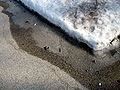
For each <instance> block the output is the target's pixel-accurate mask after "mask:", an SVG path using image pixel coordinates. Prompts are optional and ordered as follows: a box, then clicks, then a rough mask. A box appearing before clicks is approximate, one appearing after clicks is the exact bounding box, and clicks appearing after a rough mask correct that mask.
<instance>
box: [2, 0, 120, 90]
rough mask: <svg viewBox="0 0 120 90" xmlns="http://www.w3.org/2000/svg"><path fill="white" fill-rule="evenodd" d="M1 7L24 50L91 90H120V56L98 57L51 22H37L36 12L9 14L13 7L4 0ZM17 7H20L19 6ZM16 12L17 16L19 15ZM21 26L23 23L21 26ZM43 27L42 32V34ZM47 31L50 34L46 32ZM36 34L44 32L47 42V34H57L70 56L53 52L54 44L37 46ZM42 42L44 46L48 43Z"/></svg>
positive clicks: (12, 0) (60, 50) (113, 54)
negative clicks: (23, 14)
mask: <svg viewBox="0 0 120 90" xmlns="http://www.w3.org/2000/svg"><path fill="white" fill-rule="evenodd" d="M10 3H14V4H16V3H17V2H14V0H11V2H10ZM0 6H2V7H4V9H5V10H4V11H3V12H4V13H5V14H7V15H8V16H9V17H10V26H11V28H10V29H11V33H12V35H13V38H14V39H15V41H16V42H17V44H18V45H19V47H20V48H21V49H22V50H24V51H26V52H28V53H29V54H31V55H34V56H37V57H39V58H42V59H43V60H46V61H48V62H50V63H51V64H53V65H55V66H58V67H59V68H60V69H62V70H64V71H65V72H67V73H68V74H70V76H72V77H73V78H74V79H75V80H77V81H79V82H80V83H81V84H83V85H84V86H86V87H88V88H90V89H91V90H113V89H114V90H119V86H120V61H119V60H120V59H119V58H120V55H119V54H118V53H116V52H113V51H111V54H110V55H108V56H106V57H94V56H93V55H90V52H87V51H90V49H89V48H87V47H86V45H81V44H80V43H78V42H77V41H75V40H73V39H71V38H70V37H69V38H68V36H66V34H65V33H64V32H62V31H61V30H60V29H59V28H57V27H55V26H54V25H51V24H49V23H47V24H46V21H44V19H43V20H42V19H40V18H39V17H38V18H37V19H38V22H37V21H36V19H35V18H33V17H37V16H36V15H34V13H33V14H32V12H31V13H30V12H29V11H28V10H26V9H23V7H22V9H23V10H21V8H20V9H19V10H21V11H20V13H21V12H22V13H26V14H25V16H26V15H28V16H27V17H23V16H22V15H19V14H18V12H19V10H18V11H15V10H13V11H14V12H13V13H12V12H9V10H8V11H6V9H7V8H8V7H9V5H8V4H7V3H4V2H1V1H0ZM17 8H19V6H18V7H17ZM11 11H12V10H11ZM16 12H17V14H15V13H16ZM13 17H14V18H13ZM18 17H19V18H18ZM22 18H23V19H22ZM26 18H27V19H26ZM28 18H33V19H30V21H26V20H29V19H28ZM21 19H22V20H21ZM24 19H25V21H24ZM24 22H25V23H26V24H25V23H24ZM36 22H37V23H38V25H37V26H36V27H35V26H34V25H33V24H34V23H36ZM19 23H21V26H20V25H19ZM22 24H23V25H22ZM43 27H44V28H43ZM41 28H42V32H41V31H40V30H41ZM44 29H46V30H47V31H44ZM35 31H40V32H39V35H38V38H39V39H43V40H44V35H46V33H52V34H51V36H52V35H56V36H57V38H59V40H60V44H61V48H62V49H60V48H59V49H58V51H59V52H60V53H61V52H65V53H67V54H66V55H61V54H59V53H55V52H54V51H51V50H49V49H50V48H51V46H52V45H51V46H49V45H45V46H44V47H40V46H39V45H37V44H38V43H37V42H36V40H35V38H34V36H33V33H34V32H35ZM43 32H44V33H43ZM36 34H37V33H36ZM40 34H43V37H39V36H41V35H40ZM47 35H48V34H47ZM51 36H50V37H51ZM46 40H47V39H46ZM50 42H51V41H50ZM41 43H43V45H44V42H41ZM54 43H57V42H54ZM54 43H53V44H54ZM47 44H48V43H47ZM80 45H81V46H80ZM82 47H84V48H87V50H84V48H82ZM63 48H65V49H63ZM118 51H120V50H118Z"/></svg>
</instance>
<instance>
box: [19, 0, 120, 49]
mask: <svg viewBox="0 0 120 90" xmlns="http://www.w3.org/2000/svg"><path fill="white" fill-rule="evenodd" d="M18 1H21V2H22V3H24V4H25V5H26V6H27V7H29V8H30V9H32V10H34V11H36V12H37V13H38V14H40V15H42V16H43V17H45V18H46V19H48V20H49V21H50V22H52V23H53V24H55V25H57V26H59V27H61V28H62V29H63V30H65V32H66V33H68V34H69V35H70V36H72V37H73V38H76V39H77V40H78V41H80V42H84V43H86V44H87V45H88V46H90V47H91V48H92V49H93V50H95V51H100V50H106V49H110V48H113V47H118V44H119V40H118V39H117V37H118V35H120V0H98V3H97V4H96V2H95V0H18Z"/></svg>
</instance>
